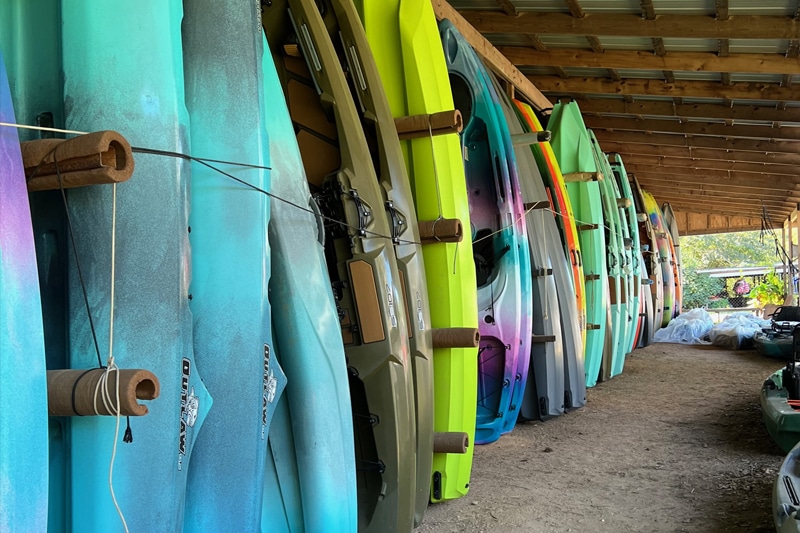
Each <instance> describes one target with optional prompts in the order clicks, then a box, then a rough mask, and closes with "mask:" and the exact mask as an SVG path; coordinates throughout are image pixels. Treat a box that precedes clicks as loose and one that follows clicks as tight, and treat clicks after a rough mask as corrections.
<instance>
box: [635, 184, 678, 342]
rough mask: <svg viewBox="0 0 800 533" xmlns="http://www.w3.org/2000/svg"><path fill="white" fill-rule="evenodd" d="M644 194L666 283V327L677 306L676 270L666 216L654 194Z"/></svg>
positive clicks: (664, 322) (664, 308) (664, 324)
mask: <svg viewBox="0 0 800 533" xmlns="http://www.w3.org/2000/svg"><path fill="white" fill-rule="evenodd" d="M643 195H644V202H645V207H646V208H647V214H648V216H649V217H650V222H651V223H652V224H653V228H654V230H655V237H656V243H657V244H658V250H657V251H658V260H659V262H660V264H661V275H662V279H663V283H664V300H663V301H664V307H663V316H662V317H661V327H666V325H667V324H669V321H670V320H672V315H673V311H674V308H675V294H676V293H675V290H676V289H675V272H674V270H673V266H672V262H673V260H672V253H671V248H670V243H669V236H668V234H667V230H666V227H665V225H664V217H663V215H662V214H661V208H659V207H658V203H657V202H656V199H655V198H653V195H652V194H650V193H648V192H644V193H643ZM654 251H656V250H654Z"/></svg>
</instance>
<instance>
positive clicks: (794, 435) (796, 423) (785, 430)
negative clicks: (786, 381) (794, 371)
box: [761, 368, 800, 453]
mask: <svg viewBox="0 0 800 533" xmlns="http://www.w3.org/2000/svg"><path fill="white" fill-rule="evenodd" d="M788 399H789V392H788V391H787V390H786V389H785V388H783V368H781V369H780V370H778V371H776V372H775V373H774V374H772V375H771V376H770V377H768V378H767V379H766V380H765V381H764V384H763V385H762V386H761V415H762V416H763V417H764V425H765V426H767V431H768V432H769V434H770V436H771V437H772V440H774V441H775V443H776V444H777V445H778V446H780V448H781V450H783V451H784V452H786V453H789V450H791V449H792V448H794V446H795V444H797V443H798V442H800V411H795V410H794V409H792V407H791V406H790V405H789V403H788V401H787V400H788Z"/></svg>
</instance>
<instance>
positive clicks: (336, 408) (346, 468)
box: [261, 54, 358, 533]
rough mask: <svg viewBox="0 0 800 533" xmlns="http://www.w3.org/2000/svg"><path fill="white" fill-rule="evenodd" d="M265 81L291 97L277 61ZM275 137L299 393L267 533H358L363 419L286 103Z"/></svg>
mask: <svg viewBox="0 0 800 533" xmlns="http://www.w3.org/2000/svg"><path fill="white" fill-rule="evenodd" d="M263 73H264V86H265V87H269V88H270V94H274V95H280V96H281V97H283V92H282V89H281V87H280V85H279V83H280V82H279V80H278V75H277V72H276V70H275V65H274V64H273V62H272V57H271V56H270V55H269V54H265V56H264V59H263ZM265 127H266V129H267V131H268V132H269V152H270V161H271V165H270V166H271V167H272V170H271V181H270V183H271V189H272V193H273V194H275V195H276V196H277V197H278V198H281V199H282V201H273V202H272V204H271V216H270V225H269V242H270V247H271V256H272V276H271V278H270V284H269V295H270V303H271V306H272V325H273V331H274V333H273V339H274V342H275V346H276V354H275V355H276V358H277V359H278V360H279V361H280V365H281V367H282V368H283V370H284V372H285V373H286V376H287V379H288V380H289V382H290V383H291V387H290V388H289V390H287V391H286V392H284V394H283V397H282V398H281V399H280V400H279V404H280V405H279V406H278V407H277V411H278V412H277V413H276V416H275V418H273V419H272V425H271V426H270V434H269V446H270V449H269V452H268V454H267V463H268V464H267V473H268V474H267V476H268V477H267V479H266V480H265V487H264V507H263V512H262V517H261V521H262V527H261V530H262V531H275V532H278V531H302V530H306V531H323V530H324V531H331V532H334V533H338V532H350V531H355V530H356V526H357V518H358V501H357V496H356V465H355V462H354V461H353V460H352V458H353V457H354V455H355V450H354V448H353V446H354V444H353V418H352V414H351V406H350V390H349V385H348V378H347V364H346V358H345V352H344V345H343V344H342V332H341V330H340V327H339V317H338V316H337V314H336V304H335V302H334V300H333V293H332V292H331V281H330V276H329V275H328V270H327V267H326V264H325V247H324V242H325V232H324V229H323V228H322V226H321V221H320V219H319V218H318V217H315V216H314V215H312V214H311V213H309V212H306V211H302V210H300V209H298V208H297V207H295V206H301V207H303V206H308V207H309V208H310V209H311V210H312V211H315V210H316V209H317V206H316V203H315V202H314V200H313V198H312V197H311V192H310V190H309V188H308V182H306V178H305V171H304V170H303V162H302V160H301V158H300V152H299V150H298V148H297V140H296V139H295V136H294V135H295V132H294V128H293V127H292V121H291V118H290V117H289V112H288V109H287V108H286V105H285V104H283V103H282V101H281V102H279V103H277V104H274V105H272V106H271V112H270V113H267V114H266V116H265ZM292 204H294V205H292ZM297 243H303V246H298V245H297ZM320 442H324V443H325V446H320V445H319V443H320ZM281 525H283V527H281Z"/></svg>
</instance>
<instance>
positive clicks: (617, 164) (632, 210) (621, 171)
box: [610, 154, 642, 372]
mask: <svg viewBox="0 0 800 533" xmlns="http://www.w3.org/2000/svg"><path fill="white" fill-rule="evenodd" d="M612 156H613V159H614V160H613V161H610V163H611V169H612V170H613V171H614V173H613V175H612V176H611V177H613V178H614V184H615V185H616V187H617V191H618V192H619V193H620V196H619V198H620V206H621V207H620V215H621V217H620V220H621V221H623V225H624V227H625V229H626V231H627V239H628V240H626V241H625V249H626V253H627V257H628V260H629V263H628V270H629V274H628V281H629V283H628V303H629V304H630V305H629V306H628V328H627V334H626V337H625V344H624V345H623V347H622V349H623V351H624V352H625V353H626V354H627V353H630V352H632V351H633V350H634V348H635V347H636V341H635V337H636V332H637V329H638V325H639V308H640V306H639V291H640V288H641V286H642V267H641V262H640V260H639V224H638V222H637V221H636V207H635V206H634V204H633V193H632V191H631V184H630V181H629V180H628V172H627V171H626V170H625V165H624V163H623V162H622V158H621V157H620V156H619V154H612ZM623 362H624V359H623ZM620 372H622V368H620Z"/></svg>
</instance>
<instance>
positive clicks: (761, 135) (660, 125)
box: [584, 116, 800, 141]
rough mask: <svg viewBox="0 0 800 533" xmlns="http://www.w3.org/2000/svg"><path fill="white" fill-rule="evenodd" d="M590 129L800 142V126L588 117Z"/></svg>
mask: <svg viewBox="0 0 800 533" xmlns="http://www.w3.org/2000/svg"><path fill="white" fill-rule="evenodd" d="M584 122H585V123H586V127H587V128H598V129H600V128H602V129H609V130H635V131H652V132H672V133H683V134H688V135H712V136H715V137H747V138H751V139H787V140H795V141H796V140H800V127H795V128H773V127H772V126H751V125H749V124H747V125H735V126H728V125H725V124H712V123H708V122H678V121H675V120H658V119H646V120H637V119H633V118H617V117H592V116H589V117H586V118H585V120H584Z"/></svg>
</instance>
